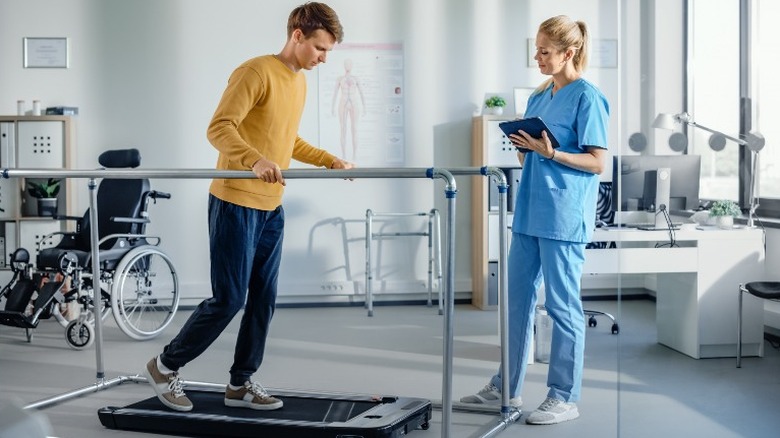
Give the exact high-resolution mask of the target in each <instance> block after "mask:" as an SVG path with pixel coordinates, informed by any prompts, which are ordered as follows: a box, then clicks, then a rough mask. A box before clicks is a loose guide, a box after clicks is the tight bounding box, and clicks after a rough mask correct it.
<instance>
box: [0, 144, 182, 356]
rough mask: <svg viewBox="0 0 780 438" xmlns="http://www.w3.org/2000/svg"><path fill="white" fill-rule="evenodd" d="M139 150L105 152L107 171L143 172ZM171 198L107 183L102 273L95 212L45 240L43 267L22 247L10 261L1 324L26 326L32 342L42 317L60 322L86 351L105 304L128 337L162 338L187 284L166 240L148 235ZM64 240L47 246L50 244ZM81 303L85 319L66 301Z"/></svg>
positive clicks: (101, 212) (138, 183)
mask: <svg viewBox="0 0 780 438" xmlns="http://www.w3.org/2000/svg"><path fill="white" fill-rule="evenodd" d="M140 161H141V157H140V153H139V152H138V150H137V149H122V150H112V151H107V152H104V153H103V154H101V155H100V157H99V158H98V162H99V163H100V165H101V166H103V167H104V168H135V167H138V166H139V165H140ZM170 197H171V195H170V194H168V193H164V192H159V191H156V190H151V188H150V184H149V180H147V179H108V178H107V179H103V180H102V181H101V182H100V185H99V187H98V192H97V209H98V221H99V223H98V233H99V243H98V246H99V252H98V253H99V261H100V272H98V273H97V274H95V273H93V272H92V260H91V258H92V257H91V256H92V253H91V240H90V223H89V222H90V219H89V210H87V212H86V213H85V214H84V216H83V217H71V216H55V219H59V220H65V221H75V222H76V227H75V232H55V233H51V234H49V235H47V236H44V237H43V238H42V239H40V240H39V243H38V254H37V257H36V263H35V265H34V266H33V264H32V263H31V262H30V254H29V252H28V251H27V250H26V249H24V248H19V249H17V250H16V251H14V253H13V254H12V255H11V257H10V265H11V270H12V272H13V276H12V279H11V281H10V282H9V283H8V284H7V285H6V286H5V287H3V288H2V290H0V298H4V299H5V307H4V310H0V324H2V325H8V326H13V327H19V328H24V329H25V332H26V335H27V341H28V342H32V337H33V330H34V329H35V328H36V327H37V326H38V323H39V322H40V320H42V319H48V318H51V317H54V318H55V319H56V320H57V321H58V322H59V323H60V324H61V325H62V326H63V327H65V339H66V341H67V343H68V345H69V346H70V347H71V348H74V349H76V350H81V349H85V348H88V347H89V346H91V345H92V343H93V342H94V338H95V332H94V318H95V308H96V306H95V303H96V302H97V301H96V300H100V303H101V306H100V307H101V308H102V310H103V311H102V313H101V315H100V317H101V318H103V319H105V318H107V317H108V314H109V313H110V314H113V315H114V320H115V321H116V324H117V326H118V327H119V328H120V330H121V331H122V332H124V333H125V334H127V335H128V336H129V337H131V338H133V339H136V340H148V339H152V338H154V337H156V336H157V335H159V334H160V333H162V331H163V330H165V328H166V327H167V326H168V325H169V324H170V323H171V321H172V320H173V317H174V315H175V313H176V310H177V308H178V306H179V284H178V277H177V275H176V270H175V268H174V265H173V263H172V262H171V259H170V258H169V257H168V255H166V254H165V253H164V252H163V251H162V250H160V248H159V244H160V241H161V239H160V237H157V236H150V235H147V234H146V225H147V224H148V223H149V222H150V220H149V214H148V206H149V203H150V202H152V201H153V202H154V203H156V202H157V200H158V199H170ZM57 238H59V239H60V240H59V242H58V243H57V244H56V245H54V246H50V247H47V248H43V247H42V246H43V245H44V242H52V239H54V240H55V241H56V239H57ZM72 302H75V303H77V304H76V305H74V307H75V308H76V309H79V312H78V313H79V315H78V317H76V318H74V319H72V320H70V321H69V320H68V319H67V318H65V317H64V316H63V315H62V313H61V311H60V305H61V304H69V303H72Z"/></svg>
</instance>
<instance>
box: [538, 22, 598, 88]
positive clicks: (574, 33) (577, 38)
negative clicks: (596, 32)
mask: <svg viewBox="0 0 780 438" xmlns="http://www.w3.org/2000/svg"><path fill="white" fill-rule="evenodd" d="M539 33H543V34H545V35H546V36H547V38H549V39H550V43H552V45H553V47H555V50H557V51H559V52H565V51H566V50H568V49H573V50H574V56H573V57H572V58H571V62H572V65H574V69H575V70H577V72H579V73H582V72H583V71H584V70H585V68H586V67H587V66H588V56H589V52H590V43H589V41H588V40H589V35H588V25H587V24H585V22H584V21H574V20H572V19H571V18H569V17H568V16H566V15H557V16H555V17H551V18H548V19H547V20H544V22H542V24H540V25H539ZM550 82H552V78H550V79H547V80H546V81H544V82H543V83H542V85H540V86H539V87H538V88H537V89H536V91H537V92H540V91H543V90H544V89H546V88H547V86H548V85H550Z"/></svg>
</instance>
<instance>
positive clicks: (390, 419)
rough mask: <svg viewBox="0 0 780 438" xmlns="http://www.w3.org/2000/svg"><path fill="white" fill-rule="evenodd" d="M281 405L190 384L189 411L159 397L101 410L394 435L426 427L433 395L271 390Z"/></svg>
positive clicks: (187, 432) (141, 417) (191, 427)
mask: <svg viewBox="0 0 780 438" xmlns="http://www.w3.org/2000/svg"><path fill="white" fill-rule="evenodd" d="M272 393H273V395H274V396H275V397H277V398H279V399H281V400H282V401H283V402H284V406H283V407H282V408H281V409H276V410H272V411H260V410H254V409H247V408H230V407H227V406H225V404H224V397H225V393H224V392H222V391H214V390H192V389H188V390H187V397H189V398H190V400H192V403H193V405H194V407H193V409H192V411H190V412H177V411H173V410H170V409H168V408H167V407H165V406H164V405H163V404H162V403H161V402H160V401H159V400H158V399H157V397H150V398H148V399H145V400H142V401H139V402H136V403H133V404H130V405H128V406H125V407H111V406H109V407H105V408H102V409H100V410H98V417H99V418H100V422H101V423H102V424H103V426H105V427H107V428H109V429H122V430H133V431H138V432H152V433H158V434H159V433H164V434H169V435H182V436H211V437H222V438H228V437H231V438H232V437H295V438H309V437H311V438H343V437H350V438H396V437H403V436H406V435H407V434H409V433H410V432H412V431H414V430H416V429H420V428H422V429H427V428H428V422H429V420H430V418H431V412H432V407H431V402H430V400H425V399H418V398H409V397H394V396H385V397H375V396H369V395H360V394H347V395H340V394H339V395H334V394H317V393H304V392H299V391H296V392H284V391H281V392H277V391H275V392H272Z"/></svg>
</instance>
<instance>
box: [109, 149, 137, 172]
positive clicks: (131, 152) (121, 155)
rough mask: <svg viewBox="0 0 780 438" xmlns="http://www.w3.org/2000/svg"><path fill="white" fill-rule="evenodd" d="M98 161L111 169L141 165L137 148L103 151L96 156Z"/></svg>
mask: <svg viewBox="0 0 780 438" xmlns="http://www.w3.org/2000/svg"><path fill="white" fill-rule="evenodd" d="M98 163H100V165H101V166H103V167H107V168H112V169H119V168H127V167H130V168H136V167H138V166H140V165H141V153H140V152H138V149H115V150H113V151H105V152H103V153H102V154H100V156H99V157H98Z"/></svg>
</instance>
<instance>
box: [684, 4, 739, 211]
mask: <svg viewBox="0 0 780 438" xmlns="http://www.w3.org/2000/svg"><path fill="white" fill-rule="evenodd" d="M688 14H689V19H688V26H689V27H688V44H689V45H690V46H689V50H688V53H689V59H688V68H689V74H688V81H687V83H688V112H689V113H690V114H691V116H692V117H693V120H694V121H695V122H696V123H698V124H701V125H703V126H706V127H708V128H712V129H714V130H717V131H720V132H723V133H724V134H727V135H731V136H736V135H737V133H738V132H739V113H740V112H739V108H740V103H739V98H740V97H739V79H740V78H739V0H694V1H690V2H689V3H688ZM687 135H688V140H689V141H688V145H689V146H688V151H689V153H692V154H698V155H701V161H702V173H701V188H700V190H699V196H700V197H701V198H702V199H732V200H735V201H736V200H738V199H739V145H737V144H736V143H734V142H731V141H729V142H727V143H726V148H725V149H723V150H722V151H719V152H716V151H713V150H712V149H710V147H709V139H710V136H711V134H710V133H709V132H707V131H705V130H702V129H696V128H692V127H689V128H688V132H687Z"/></svg>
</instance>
